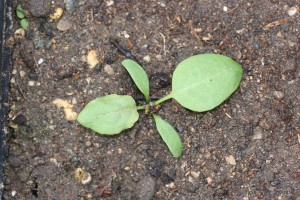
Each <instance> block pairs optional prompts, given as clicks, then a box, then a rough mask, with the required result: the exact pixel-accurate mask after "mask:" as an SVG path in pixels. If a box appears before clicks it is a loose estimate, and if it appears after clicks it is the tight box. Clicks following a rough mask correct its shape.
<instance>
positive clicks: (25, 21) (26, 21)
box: [20, 19, 29, 30]
mask: <svg viewBox="0 0 300 200" xmlns="http://www.w3.org/2000/svg"><path fill="white" fill-rule="evenodd" d="M20 24H21V26H22V28H23V29H25V30H28V28H29V22H28V20H27V19H22V20H21V21H20Z"/></svg>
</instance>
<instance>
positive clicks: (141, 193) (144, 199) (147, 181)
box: [137, 176, 156, 200]
mask: <svg viewBox="0 0 300 200" xmlns="http://www.w3.org/2000/svg"><path fill="white" fill-rule="evenodd" d="M155 186H156V181H155V179H154V178H153V177H152V176H145V177H144V178H143V179H141V180H140V181H139V182H138V184H137V194H138V197H139V199H140V200H151V199H152V198H153V196H154V193H155Z"/></svg>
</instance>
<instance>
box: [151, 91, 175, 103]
mask: <svg viewBox="0 0 300 200" xmlns="http://www.w3.org/2000/svg"><path fill="white" fill-rule="evenodd" d="M171 98H172V93H170V94H168V95H167V96H165V97H163V98H161V99H158V100H157V101H155V102H154V105H158V104H160V103H162V102H164V101H166V100H168V99H171Z"/></svg>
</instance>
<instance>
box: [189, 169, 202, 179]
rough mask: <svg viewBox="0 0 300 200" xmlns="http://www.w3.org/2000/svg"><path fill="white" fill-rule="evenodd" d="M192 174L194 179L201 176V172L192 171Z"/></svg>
mask: <svg viewBox="0 0 300 200" xmlns="http://www.w3.org/2000/svg"><path fill="white" fill-rule="evenodd" d="M191 175H192V177H193V178H194V179H197V178H199V176H200V172H195V171H191Z"/></svg>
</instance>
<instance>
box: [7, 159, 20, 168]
mask: <svg viewBox="0 0 300 200" xmlns="http://www.w3.org/2000/svg"><path fill="white" fill-rule="evenodd" d="M8 160H9V164H10V165H11V166H12V167H15V168H16V167H20V166H22V164H23V162H22V161H21V160H20V158H17V157H13V156H11V157H9V158H8Z"/></svg>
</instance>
